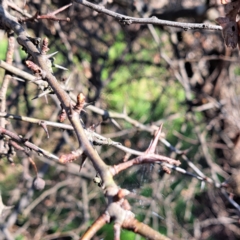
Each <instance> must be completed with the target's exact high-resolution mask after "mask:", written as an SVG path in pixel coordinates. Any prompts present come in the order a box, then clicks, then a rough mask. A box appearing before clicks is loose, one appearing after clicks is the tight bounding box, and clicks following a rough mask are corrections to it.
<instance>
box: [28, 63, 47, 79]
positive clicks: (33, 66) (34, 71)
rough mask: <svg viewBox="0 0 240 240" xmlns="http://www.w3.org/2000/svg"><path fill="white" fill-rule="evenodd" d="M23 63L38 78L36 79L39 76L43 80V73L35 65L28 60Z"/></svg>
mask: <svg viewBox="0 0 240 240" xmlns="http://www.w3.org/2000/svg"><path fill="white" fill-rule="evenodd" d="M25 63H26V65H27V67H28V68H29V69H31V70H32V71H33V73H34V74H35V75H36V76H38V77H39V76H40V77H42V78H43V79H44V78H45V76H46V74H45V72H44V71H43V70H42V69H41V68H40V67H39V66H38V65H37V64H35V63H34V62H32V61H30V60H27V61H25Z"/></svg>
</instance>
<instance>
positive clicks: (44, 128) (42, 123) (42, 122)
mask: <svg viewBox="0 0 240 240" xmlns="http://www.w3.org/2000/svg"><path fill="white" fill-rule="evenodd" d="M38 124H39V125H40V126H41V127H42V128H43V130H44V131H45V133H46V134H47V138H49V132H48V129H47V124H46V123H45V122H44V121H40V122H39V123H38Z"/></svg>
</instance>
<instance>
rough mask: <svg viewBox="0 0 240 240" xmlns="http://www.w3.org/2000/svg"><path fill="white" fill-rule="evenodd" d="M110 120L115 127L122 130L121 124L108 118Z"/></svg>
mask: <svg viewBox="0 0 240 240" xmlns="http://www.w3.org/2000/svg"><path fill="white" fill-rule="evenodd" d="M110 121H111V123H112V124H113V125H114V126H115V127H117V128H118V129H119V130H122V128H121V126H120V125H119V124H118V122H117V121H116V120H115V119H113V118H110Z"/></svg>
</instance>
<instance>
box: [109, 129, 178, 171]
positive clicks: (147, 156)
mask: <svg viewBox="0 0 240 240" xmlns="http://www.w3.org/2000/svg"><path fill="white" fill-rule="evenodd" d="M161 130H162V125H161V126H160V127H159V129H158V130H157V132H156V134H155V137H154V139H153V141H152V142H151V143H150V145H149V147H148V149H147V150H146V151H145V153H143V155H141V156H139V157H136V158H134V159H132V160H130V161H127V162H123V163H120V164H118V165H115V166H113V167H112V168H111V172H112V174H113V175H116V174H118V173H119V172H121V171H123V170H125V169H127V168H129V167H131V166H133V165H139V164H144V163H159V162H165V163H169V164H172V165H176V166H179V165H180V164H181V162H180V161H179V160H175V159H172V158H169V157H165V156H162V155H159V154H155V153H154V152H155V150H156V147H157V142H158V140H159V137H160V135H161ZM165 170H167V169H165ZM166 172H167V173H169V172H170V170H169V171H166Z"/></svg>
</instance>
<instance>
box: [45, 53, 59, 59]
mask: <svg viewBox="0 0 240 240" xmlns="http://www.w3.org/2000/svg"><path fill="white" fill-rule="evenodd" d="M57 53H58V51H56V52H54V53H50V54H48V55H45V57H46V58H48V59H49V58H52V57H53V56H54V55H56V54H57Z"/></svg>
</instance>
